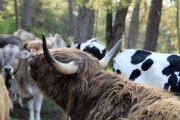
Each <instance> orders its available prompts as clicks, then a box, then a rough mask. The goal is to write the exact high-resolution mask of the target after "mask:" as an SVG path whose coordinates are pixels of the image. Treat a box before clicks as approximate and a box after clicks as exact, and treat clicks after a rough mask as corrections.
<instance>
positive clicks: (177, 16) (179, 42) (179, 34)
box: [176, 1, 180, 53]
mask: <svg viewBox="0 0 180 120" xmlns="http://www.w3.org/2000/svg"><path fill="white" fill-rule="evenodd" d="M179 3H180V2H178V1H176V26H177V36H178V45H179V53H180V33H179V5H180V4H179Z"/></svg>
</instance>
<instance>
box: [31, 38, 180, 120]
mask: <svg viewBox="0 0 180 120" xmlns="http://www.w3.org/2000/svg"><path fill="white" fill-rule="evenodd" d="M43 42H44V43H43V50H44V53H43V52H42V51H41V52H38V53H37V54H36V55H35V56H34V57H33V58H31V59H29V65H30V66H29V73H30V75H31V76H32V78H33V79H34V80H35V82H36V84H37V86H38V87H39V89H40V90H41V91H42V93H43V94H44V95H45V96H47V97H48V98H50V99H51V100H52V101H54V102H55V103H56V104H57V105H59V106H61V107H62V108H63V109H64V110H65V113H66V115H69V116H70V117H71V119H72V120H122V119H130V120H163V119H166V120H179V119H180V101H179V98H178V97H177V96H173V95H172V94H171V93H167V92H164V91H161V90H159V89H157V88H153V87H148V86H144V85H141V84H137V83H135V82H133V81H129V80H127V79H125V78H124V77H123V76H120V75H116V74H114V73H107V72H105V71H103V70H101V69H102V68H104V65H106V64H103V67H101V66H102V64H101V63H102V60H100V61H98V60H97V59H96V58H94V57H92V56H91V55H89V54H88V53H85V52H83V51H79V50H76V49H72V48H64V49H52V50H50V53H51V54H49V51H48V49H47V48H46V43H45V37H44V40H43ZM108 55H109V54H108ZM105 57H106V56H105Z"/></svg>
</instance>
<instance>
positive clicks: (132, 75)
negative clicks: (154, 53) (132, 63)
mask: <svg viewBox="0 0 180 120" xmlns="http://www.w3.org/2000/svg"><path fill="white" fill-rule="evenodd" d="M140 75H141V71H140V70H138V69H136V70H133V71H132V73H131V75H130V77H129V79H130V80H135V79H136V78H138V77H139V76H140Z"/></svg>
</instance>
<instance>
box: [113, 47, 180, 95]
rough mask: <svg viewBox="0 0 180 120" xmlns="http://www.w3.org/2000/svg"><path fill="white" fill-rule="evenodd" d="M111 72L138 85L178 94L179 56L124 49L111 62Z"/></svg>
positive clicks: (179, 89) (179, 90)
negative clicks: (141, 84) (146, 85)
mask: <svg viewBox="0 0 180 120" xmlns="http://www.w3.org/2000/svg"><path fill="white" fill-rule="evenodd" d="M113 71H114V72H115V73H118V74H122V75H124V76H125V77H127V78H129V79H131V80H134V81H136V82H139V83H143V84H148V85H151V86H155V87H158V88H162V89H163V88H164V89H168V90H169V91H172V92H179V93H180V82H179V80H180V55H179V54H163V53H155V52H150V51H145V50H135V49H125V50H124V51H122V52H120V53H118V54H117V56H116V57H115V58H114V61H113Z"/></svg>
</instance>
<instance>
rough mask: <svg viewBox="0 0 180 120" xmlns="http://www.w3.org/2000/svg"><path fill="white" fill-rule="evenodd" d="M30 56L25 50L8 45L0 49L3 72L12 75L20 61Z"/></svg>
mask: <svg viewBox="0 0 180 120" xmlns="http://www.w3.org/2000/svg"><path fill="white" fill-rule="evenodd" d="M29 56H30V53H29V52H28V51H27V50H22V51H21V50H20V49H19V48H18V46H16V45H12V44H8V45H6V46H5V47H4V48H3V49H2V59H3V61H4V63H3V64H4V66H3V72H4V73H8V74H13V73H14V72H15V71H16V70H17V69H18V66H19V64H20V59H25V58H28V57H29Z"/></svg>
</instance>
